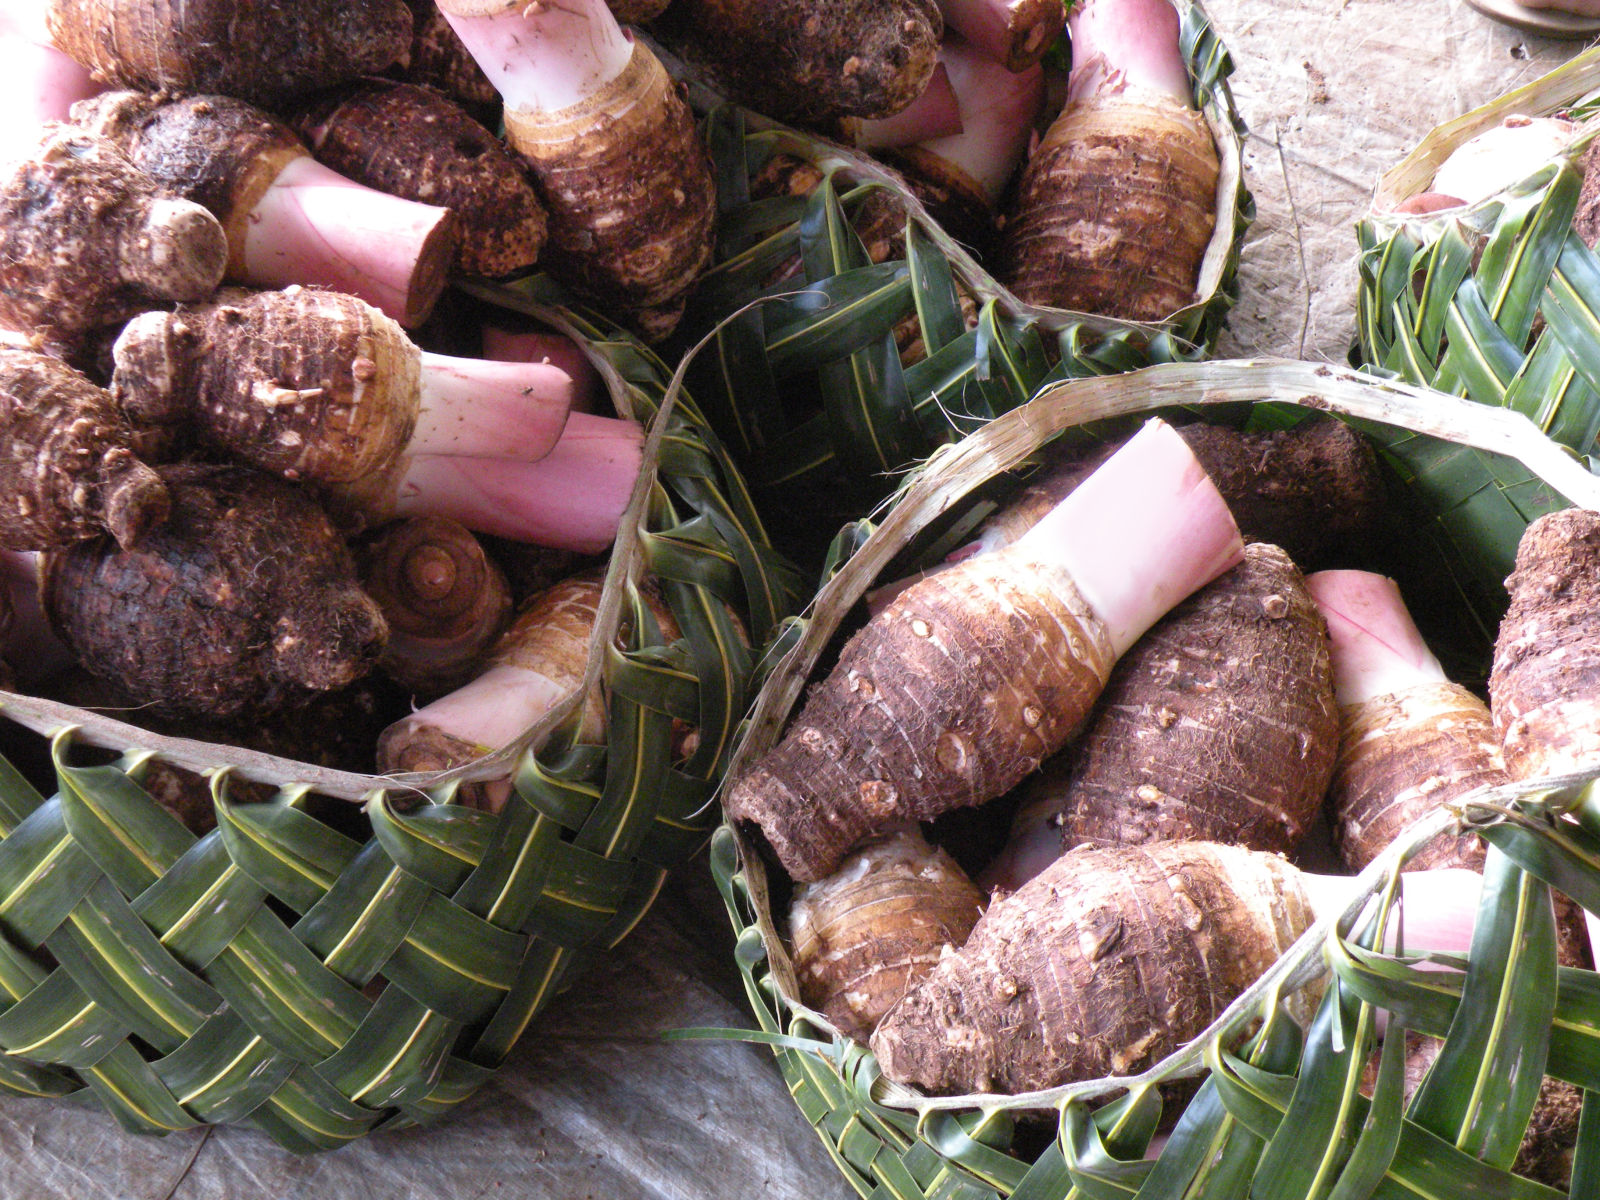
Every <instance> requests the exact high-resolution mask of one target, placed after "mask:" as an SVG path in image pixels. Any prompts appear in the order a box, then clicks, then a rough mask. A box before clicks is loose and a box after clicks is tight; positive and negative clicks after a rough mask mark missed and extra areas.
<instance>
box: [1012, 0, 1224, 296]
mask: <svg viewBox="0 0 1600 1200" xmlns="http://www.w3.org/2000/svg"><path fill="white" fill-rule="evenodd" d="M1068 21H1069V22H1070V24H1071V29H1072V53H1073V64H1074V70H1073V74H1072V81H1071V83H1070V85H1069V89H1068V101H1067V105H1066V107H1065V108H1063V109H1062V111H1061V115H1060V116H1059V117H1057V118H1056V120H1055V122H1054V123H1053V124H1052V125H1051V126H1050V129H1049V131H1048V132H1047V133H1046V134H1045V136H1044V141H1043V142H1042V143H1041V144H1040V146H1039V148H1038V150H1036V151H1035V152H1034V155H1033V157H1032V158H1031V159H1030V160H1029V161H1028V165H1027V168H1026V169H1025V170H1024V172H1023V176H1022V182H1021V183H1020V184H1019V185H1018V188H1017V196H1016V202H1015V206H1014V209H1013V211H1012V214H1011V216H1010V217H1009V219H1008V220H1007V222H1006V224H1005V227H1004V230H1003V236H1002V239H1001V247H1000V261H999V264H998V270H997V272H996V273H997V274H998V275H999V277H1000V279H1001V280H1002V281H1003V282H1005V283H1006V284H1007V285H1008V286H1010V287H1011V289H1012V290H1013V291H1014V292H1016V294H1017V295H1018V296H1019V297H1021V298H1022V299H1023V300H1025V301H1027V302H1028V303H1029V304H1043V305H1051V306H1054V307H1056V308H1069V309H1076V310H1078V311H1080V312H1089V313H1097V314H1100V315H1102V316H1108V317H1119V318H1123V319H1125V320H1134V321H1156V320H1160V319H1162V318H1164V317H1167V316H1170V315H1171V314H1172V313H1174V312H1177V311H1178V310H1179V309H1181V308H1184V307H1186V306H1188V305H1189V304H1192V303H1193V302H1194V299H1195V289H1196V286H1197V283H1198V279H1199V272H1200V263H1201V260H1202V258H1203V257H1204V256H1205V251H1206V247H1207V246H1208V245H1210V242H1211V235H1212V231H1213V230H1214V228H1215V225H1216V194H1217V180H1218V177H1219V173H1220V168H1219V164H1218V158H1217V149H1216V146H1215V144H1214V143H1213V142H1212V140H1211V133H1210V131H1209V130H1208V129H1207V128H1206V123H1205V119H1204V118H1203V117H1202V116H1201V115H1200V113H1198V112H1196V111H1195V109H1194V108H1193V107H1192V103H1191V99H1190V90H1189V80H1188V75H1187V73H1186V68H1185V64H1184V61H1183V56H1182V55H1181V53H1180V52H1179V50H1178V14H1177V11H1176V10H1175V9H1174V8H1173V7H1172V5H1171V4H1169V3H1168V2H1167V0H1086V2H1085V3H1083V4H1081V5H1077V6H1075V7H1074V8H1073V10H1072V13H1071V15H1070V16H1069V17H1068Z"/></svg>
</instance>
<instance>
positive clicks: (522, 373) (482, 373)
mask: <svg viewBox="0 0 1600 1200" xmlns="http://www.w3.org/2000/svg"><path fill="white" fill-rule="evenodd" d="M421 386H422V396H421V411H420V412H419V413H418V415H417V426H416V430H415V432H413V433H412V435H411V443H410V445H411V449H412V451H413V452H414V453H417V454H441V455H456V456H461V457H468V458H514V459H517V460H519V461H522V462H535V461H537V460H538V459H541V458H544V457H545V456H546V455H547V454H549V453H550V452H551V451H552V450H554V449H555V447H556V446H557V445H558V444H560V439H561V437H562V432H563V430H564V429H565V427H566V425H567V415H568V413H570V412H571V410H572V391H573V389H572V377H571V376H569V375H568V374H567V373H566V372H565V371H563V370H562V369H561V368H560V367H557V366H552V365H550V364H549V363H538V362H519V363H506V362H489V361H487V360H484V359H480V358H452V357H450V356H449V355H444V354H433V353H430V352H428V351H424V352H423V354H422V385H421Z"/></svg>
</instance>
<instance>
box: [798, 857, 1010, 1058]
mask: <svg viewBox="0 0 1600 1200" xmlns="http://www.w3.org/2000/svg"><path fill="white" fill-rule="evenodd" d="M985 902H986V898H985V896H984V894H983V893H982V892H981V891H979V890H978V888H977V887H976V886H975V885H974V884H973V883H972V881H971V880H970V879H968V878H967V877H966V875H965V874H964V873H963V872H962V870H961V868H960V867H959V866H957V865H956V861H955V859H953V858H951V857H950V856H949V855H948V854H947V853H945V852H944V851H943V850H939V849H936V848H934V847H931V846H929V845H928V843H927V842H925V841H924V840H923V838H922V835H921V834H920V833H918V832H917V830H916V828H915V827H912V828H909V829H906V830H902V831H901V832H899V833H896V834H894V835H892V836H890V837H887V838H885V839H883V840H882V841H877V842H873V843H871V844H870V845H867V846H864V847H863V848H862V849H860V850H859V851H857V852H856V853H854V854H852V855H851V856H850V857H849V858H847V859H845V861H844V863H843V864H841V865H840V867H839V869H838V870H837V871H835V872H834V873H833V874H832V875H830V876H828V878H826V879H824V880H822V881H821V882H820V883H813V884H807V885H806V886H804V887H802V888H800V889H799V890H798V891H797V892H796V893H795V899H794V903H793V905H792V906H791V907H790V910H789V939H790V942H791V943H792V944H793V946H794V970H795V976H796V978H797V979H798V980H799V983H800V997H801V999H802V1000H804V1001H805V1003H806V1004H808V1005H810V1006H811V1007H812V1008H814V1009H816V1010H817V1011H819V1012H821V1013H823V1014H825V1015H826V1016H827V1017H828V1019H829V1020H830V1021H832V1022H833V1024H834V1026H835V1027H836V1028H837V1029H838V1030H839V1031H840V1032H841V1033H844V1034H847V1035H848V1036H850V1037H853V1038H855V1039H856V1040H857V1041H858V1042H864V1041H866V1040H867V1038H868V1037H870V1036H871V1035H872V1031H873V1029H874V1028H875V1027H876V1026H877V1024H878V1021H879V1020H880V1019H882V1017H883V1014H884V1013H886V1012H888V1011H889V1009H890V1008H892V1007H893V1006H894V1004H895V1002H896V1001H898V1000H899V999H900V997H901V996H903V995H905V993H906V989H907V988H909V987H910V986H911V985H912V984H915V983H917V982H918V981H919V980H921V979H922V978H923V977H924V976H926V975H927V973H928V972H929V971H931V970H932V969H933V966H934V964H935V963H937V962H938V961H939V956H940V955H941V954H942V953H943V952H944V950H945V948H946V947H949V946H956V947H958V946H960V945H961V943H962V942H964V941H966V940H967V935H968V934H969V933H971V932H972V926H973V924H974V923H975V922H976V921H977V919H978V916H979V914H980V913H982V912H983V906H984V904H985Z"/></svg>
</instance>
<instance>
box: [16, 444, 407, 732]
mask: <svg viewBox="0 0 1600 1200" xmlns="http://www.w3.org/2000/svg"><path fill="white" fill-rule="evenodd" d="M162 475H163V478H164V479H165V480H166V481H167V486H168V489H169V491H170V493H171V495H172V513H171V516H170V517H169V518H168V519H167V521H166V523H165V524H163V525H161V526H159V527H157V528H156V529H153V530H151V531H150V532H149V533H148V534H146V536H145V537H144V539H143V540H142V541H141V542H140V543H139V546H138V547H137V548H136V549H133V550H119V549H118V548H117V547H116V546H115V545H113V544H112V543H111V542H110V541H109V539H96V540H94V541H89V542H81V543H78V544H77V545H75V546H73V547H71V548H69V549H66V550H60V551H55V552H52V553H50V554H48V555H47V556H46V558H45V562H44V569H43V574H42V577H41V583H40V595H41V598H42V600H43V602H44V606H45V611H46V613H47V615H48V616H49V619H50V623H51V625H52V627H53V628H54V629H55V630H56V632H57V634H58V635H59V636H60V637H61V639H62V640H63V641H65V642H66V643H67V645H68V646H69V647H71V649H72V651H73V653H74V654H76V655H77V657H78V659H79V661H81V662H82V663H84V665H85V666H87V667H89V668H90V669H91V670H93V671H94V672H95V673H97V674H100V675H103V676H105V677H107V678H109V679H111V680H113V681H114V682H116V683H117V684H119V685H120V686H122V687H123V688H125V689H126V690H127V691H128V693H129V694H130V695H131V696H132V697H133V698H134V699H135V701H136V702H138V703H141V704H150V705H156V706H160V707H161V708H163V709H167V710H170V711H177V712H189V713H195V714H199V715H204V716H206V717H208V718H211V719H215V720H229V719H232V718H235V717H238V716H241V715H244V714H247V713H252V712H255V713H261V712H270V711H274V710H278V709H282V708H285V707H289V706H292V705H294V704H296V703H303V702H304V701H306V700H308V699H309V698H310V697H311V696H312V695H314V694H315V693H317V692H322V691H329V690H332V689H335V688H340V687H344V686H345V685H347V684H350V683H352V682H354V681H355V680H356V679H358V678H360V677H361V676H362V675H364V674H366V672H367V671H369V670H370V669H371V668H372V666H373V665H374V664H375V663H376V662H377V661H378V658H379V656H380V655H381V654H382V653H383V646H384V642H385V641H386V640H387V637H388V629H387V627H386V626H385V625H384V621H383V615H382V614H381V613H380V612H379V611H378V607H377V605H375V604H374V603H373V602H372V601H371V600H370V599H368V598H367V596H366V595H365V594H364V593H363V592H362V591H361V589H360V588H359V586H358V585H357V584H356V580H355V564H354V562H353V560H352V559H351V556H350V552H349V551H348V550H347V549H346V548H345V545H344V543H343V541H341V540H340V538H339V536H338V535H337V534H336V533H335V532H334V529H333V526H332V525H331V524H330V523H329V521H328V519H327V517H326V516H324V515H323V513H322V511H321V510H320V509H319V508H318V507H317V505H316V504H315V502H314V501H312V500H311V499H310V497H309V496H308V495H307V494H306V493H304V492H302V491H299V490H297V489H296V488H294V487H293V486H292V485H290V484H288V483H285V482H283V481H282V480H279V479H274V478H272V477H271V476H269V475H263V474H261V473H259V472H256V471H251V470H248V469H246V468H242V467H224V466H206V465H200V464H187V465H185V464H180V465H174V466H169V467H166V468H164V469H163V471H162Z"/></svg>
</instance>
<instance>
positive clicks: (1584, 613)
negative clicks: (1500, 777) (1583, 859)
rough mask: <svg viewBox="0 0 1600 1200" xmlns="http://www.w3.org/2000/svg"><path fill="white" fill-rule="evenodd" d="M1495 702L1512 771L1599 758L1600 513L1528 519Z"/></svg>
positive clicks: (1492, 691)
mask: <svg viewBox="0 0 1600 1200" xmlns="http://www.w3.org/2000/svg"><path fill="white" fill-rule="evenodd" d="M1506 590H1507V591H1509V592H1510V593H1511V607H1510V609H1509V610H1508V611H1507V613H1506V615H1505V618H1504V619H1503V620H1502V621H1501V622H1500V632H1499V635H1498V636H1497V637H1496V639H1495V646H1494V669H1493V670H1492V672H1491V673H1490V675H1489V707H1490V710H1491V711H1492V712H1493V714H1494V725H1495V731H1496V732H1497V733H1498V734H1499V735H1500V738H1501V754H1502V756H1503V758H1504V759H1505V765H1506V772H1507V773H1508V774H1509V775H1510V776H1511V778H1512V779H1538V778H1541V777H1543V776H1546V775H1565V774H1568V773H1570V772H1576V771H1592V770H1594V769H1595V768H1596V767H1600V513H1595V512H1592V511H1590V510H1589V509H1585V508H1568V509H1563V510H1561V511H1560V512H1554V513H1550V514H1548V515H1546V516H1543V517H1540V518H1539V519H1538V520H1537V521H1534V522H1533V524H1531V525H1529V526H1528V528H1527V531H1526V532H1524V533H1523V535H1522V541H1521V543H1520V544H1519V545H1518V546H1517V561H1516V570H1514V571H1513V572H1512V573H1511V576H1510V577H1509V578H1508V579H1507V580H1506Z"/></svg>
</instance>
